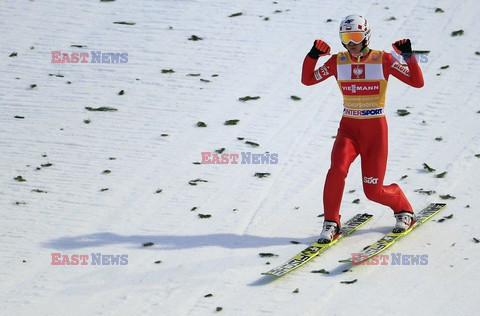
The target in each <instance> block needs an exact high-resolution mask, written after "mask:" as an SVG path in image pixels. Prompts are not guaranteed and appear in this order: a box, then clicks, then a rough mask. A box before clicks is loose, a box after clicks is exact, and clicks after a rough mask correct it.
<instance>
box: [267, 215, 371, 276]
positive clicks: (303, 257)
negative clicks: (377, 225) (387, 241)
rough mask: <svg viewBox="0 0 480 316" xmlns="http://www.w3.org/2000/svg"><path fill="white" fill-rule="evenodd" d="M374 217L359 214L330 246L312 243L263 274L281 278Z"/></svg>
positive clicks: (341, 229) (343, 227)
mask: <svg viewBox="0 0 480 316" xmlns="http://www.w3.org/2000/svg"><path fill="white" fill-rule="evenodd" d="M372 216H373V215H370V214H367V213H364V214H357V215H355V216H354V217H352V218H351V219H350V220H348V221H347V222H346V223H345V224H343V226H342V227H341V228H340V232H339V233H338V234H337V235H336V236H335V239H334V240H332V242H330V243H328V244H319V243H318V242H314V243H312V244H311V245H310V246H308V247H307V248H305V249H304V250H302V251H301V252H299V253H298V254H297V255H295V256H294V257H292V258H291V259H290V260H288V261H287V262H285V263H284V264H281V265H279V266H278V267H276V268H273V269H271V270H269V271H267V272H263V273H262V274H263V275H273V276H277V277H281V276H283V275H285V274H287V273H289V272H291V271H293V270H295V269H297V268H298V267H300V266H302V265H304V264H305V263H307V262H308V261H310V260H312V259H313V258H315V257H316V256H318V255H319V254H320V253H322V252H324V251H325V250H327V249H328V248H330V247H331V246H333V245H335V244H336V243H337V242H338V241H340V240H341V239H342V238H343V237H345V236H348V235H350V234H351V233H353V232H354V231H356V230H357V229H358V228H360V227H362V226H363V225H364V224H365V223H366V222H368V221H369V220H370V219H371V218H372Z"/></svg>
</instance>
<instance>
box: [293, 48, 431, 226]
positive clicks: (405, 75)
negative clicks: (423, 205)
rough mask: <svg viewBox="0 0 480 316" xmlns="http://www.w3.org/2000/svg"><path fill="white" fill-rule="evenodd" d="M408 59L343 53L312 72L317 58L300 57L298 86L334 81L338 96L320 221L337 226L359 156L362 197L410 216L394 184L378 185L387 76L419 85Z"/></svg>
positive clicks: (420, 80)
mask: <svg viewBox="0 0 480 316" xmlns="http://www.w3.org/2000/svg"><path fill="white" fill-rule="evenodd" d="M408 59H409V60H407V63H408V68H407V67H405V66H403V65H402V64H400V63H399V62H398V61H397V60H396V59H395V58H394V57H393V56H392V54H389V53H386V52H384V51H378V50H370V51H369V53H368V54H367V55H366V56H364V57H363V58H359V60H356V61H355V60H352V58H351V56H350V54H349V53H348V52H340V53H338V54H336V55H332V57H331V58H330V59H329V60H328V61H327V62H326V63H325V64H324V65H323V66H321V67H320V68H318V69H316V70H315V66H316V63H317V59H314V58H311V57H310V56H308V55H307V56H306V57H305V60H304V62H303V69H302V83H303V84H305V85H313V84H317V83H319V82H322V81H324V80H325V79H327V78H329V77H331V76H335V78H336V79H337V83H338V86H339V88H340V92H341V93H342V95H343V105H344V109H343V117H342V119H341V121H340V127H339V129H338V133H337V137H336V139H335V143H334V145H333V149H332V155H331V165H330V169H329V171H328V173H327V177H326V180H325V187H324V192H323V204H324V205H323V206H324V212H325V220H326V221H335V222H336V223H337V224H338V227H340V215H339V213H340V204H341V200H342V196H343V191H344V187H345V178H346V177H347V174H348V170H349V168H350V165H351V164H352V162H353V161H354V160H355V158H356V157H357V156H358V155H360V157H361V168H362V180H363V191H364V193H365V196H366V197H367V198H368V199H370V200H372V201H375V202H377V203H380V204H383V205H386V206H389V207H390V208H391V209H392V210H393V211H394V213H399V212H401V211H408V212H412V213H413V209H412V206H411V205H410V203H409V202H408V199H407V198H406V197H405V194H404V193H403V192H402V190H401V189H400V187H399V186H398V185H397V184H390V185H384V184H383V179H384V176H385V170H386V166H387V156H388V127H387V121H386V118H385V111H384V107H385V95H386V90H387V83H388V77H389V75H393V76H394V77H396V78H398V79H399V80H401V81H402V82H404V83H406V84H408V85H410V86H412V87H416V88H420V87H422V86H423V75H422V71H421V69H420V67H419V65H418V63H417V61H416V59H415V56H412V57H411V58H408Z"/></svg>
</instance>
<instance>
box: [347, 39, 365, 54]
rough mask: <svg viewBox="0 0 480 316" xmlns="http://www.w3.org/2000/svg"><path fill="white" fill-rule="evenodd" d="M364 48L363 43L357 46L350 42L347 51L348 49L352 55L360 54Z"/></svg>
mask: <svg viewBox="0 0 480 316" xmlns="http://www.w3.org/2000/svg"><path fill="white" fill-rule="evenodd" d="M362 47H363V44H362V43H359V44H355V43H354V42H350V43H348V44H347V49H348V51H349V53H350V54H352V55H358V54H360V52H361V50H362Z"/></svg>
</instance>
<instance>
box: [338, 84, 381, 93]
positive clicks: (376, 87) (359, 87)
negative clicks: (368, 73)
mask: <svg viewBox="0 0 480 316" xmlns="http://www.w3.org/2000/svg"><path fill="white" fill-rule="evenodd" d="M340 86H341V88H342V93H343V95H374V94H380V82H379V81H375V82H342V83H341V84H340Z"/></svg>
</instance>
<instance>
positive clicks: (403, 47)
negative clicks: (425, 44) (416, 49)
mask: <svg viewBox="0 0 480 316" xmlns="http://www.w3.org/2000/svg"><path fill="white" fill-rule="evenodd" d="M392 47H393V49H394V50H395V51H396V52H397V54H400V55H402V56H404V55H406V57H410V56H411V55H412V53H413V52H412V43H411V42H410V40H409V39H402V40H399V41H396V42H395V43H393V44H392Z"/></svg>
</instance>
